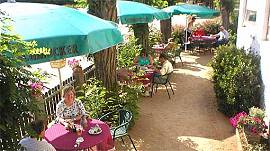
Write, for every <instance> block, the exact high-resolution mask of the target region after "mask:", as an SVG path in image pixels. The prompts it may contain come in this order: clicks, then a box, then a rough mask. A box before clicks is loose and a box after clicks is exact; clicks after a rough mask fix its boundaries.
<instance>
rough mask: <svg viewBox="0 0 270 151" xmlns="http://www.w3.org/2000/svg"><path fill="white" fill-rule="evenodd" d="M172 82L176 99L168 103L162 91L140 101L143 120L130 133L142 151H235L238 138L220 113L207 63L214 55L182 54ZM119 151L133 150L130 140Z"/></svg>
mask: <svg viewBox="0 0 270 151" xmlns="http://www.w3.org/2000/svg"><path fill="white" fill-rule="evenodd" d="M182 56H183V57H182V59H183V61H184V66H183V67H182V66H181V65H180V63H178V64H177V65H176V67H175V70H174V75H173V79H172V84H173V88H174V90H175V95H173V96H172V98H171V99H170V100H169V98H168V95H167V93H166V90H165V89H164V88H162V87H161V88H159V89H158V91H157V93H156V94H155V95H154V96H153V97H152V98H150V97H146V98H142V99H141V100H140V103H139V106H140V117H139V119H138V120H137V121H136V123H135V126H134V127H133V128H132V129H131V130H130V131H129V134H130V135H131V137H132V138H133V140H134V142H135V145H136V148H137V150H142V151H236V150H237V145H236V137H235V132H234V130H233V128H232V127H231V126H230V124H229V122H228V118H227V117H225V116H224V115H223V114H222V113H220V112H218V111H217V105H216V98H215V94H214V90H213V84H212V82H211V79H210V76H209V71H211V68H209V67H208V66H207V63H208V61H209V60H210V58H211V57H212V55H211V54H200V55H190V54H187V53H182ZM124 140H125V143H126V146H124V145H123V144H122V142H121V139H120V140H118V141H117V142H116V150H120V151H122V150H123V151H127V150H134V149H133V148H132V145H131V143H130V141H129V140H128V137H126V138H125V139H124Z"/></svg>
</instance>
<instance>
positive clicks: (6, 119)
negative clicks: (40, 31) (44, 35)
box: [0, 12, 39, 150]
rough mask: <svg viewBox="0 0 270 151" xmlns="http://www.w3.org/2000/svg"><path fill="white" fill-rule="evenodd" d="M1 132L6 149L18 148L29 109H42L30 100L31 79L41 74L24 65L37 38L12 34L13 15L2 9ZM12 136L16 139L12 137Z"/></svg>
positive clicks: (0, 66) (0, 60)
mask: <svg viewBox="0 0 270 151" xmlns="http://www.w3.org/2000/svg"><path fill="white" fill-rule="evenodd" d="M0 15H1V17H0V21H1V24H2V26H0V27H1V29H0V30H1V31H2V32H1V40H0V73H1V74H0V100H1V101H0V111H1V116H0V134H1V135H0V136H1V138H2V139H4V140H6V142H5V141H4V142H2V143H1V146H3V147H4V150H15V149H16V148H17V142H16V141H17V140H18V139H20V133H19V132H20V131H23V132H25V131H26V127H25V126H24V125H19V123H20V122H21V121H23V118H25V117H29V113H39V110H38V108H37V104H36V102H34V101H31V100H32V99H33V98H31V87H30V86H29V82H30V81H33V82H34V81H36V80H37V79H38V78H37V77H36V76H35V75H34V74H32V73H31V72H30V71H28V70H27V69H26V68H24V66H23V65H26V64H25V62H24V56H25V55H27V54H29V53H31V51H32V50H33V49H34V48H35V43H34V42H25V41H23V40H22V39H21V38H20V37H19V36H18V35H10V34H9V33H11V31H10V30H11V29H12V28H11V27H10V26H9V23H10V21H11V20H10V19H9V18H7V17H6V16H5V14H4V13H2V12H0ZM11 140H13V143H12V141H11Z"/></svg>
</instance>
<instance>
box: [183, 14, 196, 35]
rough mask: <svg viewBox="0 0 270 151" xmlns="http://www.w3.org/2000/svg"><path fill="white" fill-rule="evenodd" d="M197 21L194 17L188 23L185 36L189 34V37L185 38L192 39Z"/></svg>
mask: <svg viewBox="0 0 270 151" xmlns="http://www.w3.org/2000/svg"><path fill="white" fill-rule="evenodd" d="M195 21H196V17H195V16H192V17H191V20H190V21H189V22H188V26H187V28H186V29H185V34H187V37H185V38H189V37H191V35H192V27H193V25H194V22H195Z"/></svg>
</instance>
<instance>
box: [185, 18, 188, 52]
mask: <svg viewBox="0 0 270 151" xmlns="http://www.w3.org/2000/svg"><path fill="white" fill-rule="evenodd" d="M187 16H188V15H186V31H185V33H186V35H185V52H186V51H187V43H188V42H187V40H188V37H187V30H188V21H187Z"/></svg>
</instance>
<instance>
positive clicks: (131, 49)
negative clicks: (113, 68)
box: [117, 36, 141, 68]
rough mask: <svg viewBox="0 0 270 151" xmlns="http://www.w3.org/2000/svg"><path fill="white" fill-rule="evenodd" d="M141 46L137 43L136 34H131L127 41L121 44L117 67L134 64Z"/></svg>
mask: <svg viewBox="0 0 270 151" xmlns="http://www.w3.org/2000/svg"><path fill="white" fill-rule="evenodd" d="M140 51H141V46H140V45H137V44H136V39H135V37H134V36H130V37H129V39H128V41H127V42H126V43H123V44H121V45H119V47H118V55H117V67H118V68H125V67H130V66H132V65H133V60H134V58H135V57H136V56H137V55H139V53H140Z"/></svg>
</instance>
